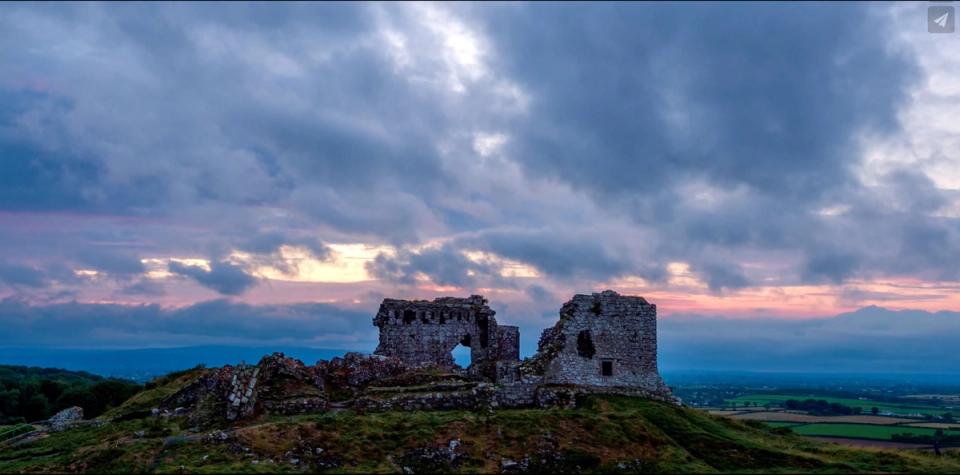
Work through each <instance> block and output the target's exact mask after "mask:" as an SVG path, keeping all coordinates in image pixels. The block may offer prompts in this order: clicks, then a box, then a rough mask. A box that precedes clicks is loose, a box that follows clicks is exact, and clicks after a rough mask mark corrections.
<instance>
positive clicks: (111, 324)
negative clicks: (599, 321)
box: [0, 2, 960, 368]
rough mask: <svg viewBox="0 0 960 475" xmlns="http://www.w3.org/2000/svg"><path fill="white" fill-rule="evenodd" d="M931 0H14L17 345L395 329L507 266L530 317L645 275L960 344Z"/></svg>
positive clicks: (684, 300)
mask: <svg viewBox="0 0 960 475" xmlns="http://www.w3.org/2000/svg"><path fill="white" fill-rule="evenodd" d="M926 6H927V5H926V4H925V3H922V2H917V3H842V4H838V3H829V4H828V3H776V4H765V3H756V2H749V3H740V4H692V3H682V4H669V3H656V4H653V3H650V4H578V3H562V4H541V3H538V4H525V3H506V4H478V3H457V4H446V3H322V4H315V3H296V4H278V3H270V4H265V3H237V4H228V5H223V4H204V3H146V4H144V3H120V4H98V3H82V4H58V5H47V4H42V3H5V4H4V5H3V6H2V7H0V51H3V53H2V54H0V71H2V72H3V74H0V324H2V325H3V326H4V327H5V328H6V329H7V331H5V332H0V345H3V346H50V347H103V348H107V347H110V348H114V347H161V346H177V345H192V344H249V343H251V342H258V343H266V344H270V343H272V342H276V343H278V344H279V343H284V344H298V345H304V346H319V347H332V348H356V349H366V350H369V349H372V348H373V346H374V345H375V341H376V333H375V328H373V327H372V324H371V319H372V317H373V315H374V314H375V312H376V309H377V307H378V305H379V302H380V301H381V300H382V299H383V298H384V297H394V298H433V297H437V296H442V295H459V296H465V295H469V294H474V293H479V294H482V295H484V296H486V297H487V298H488V299H489V300H490V302H491V306H492V307H493V308H494V309H495V310H496V311H497V318H498V320H499V321H500V322H501V323H505V324H514V325H519V326H520V327H521V330H522V334H523V339H524V345H525V348H530V347H531V345H535V342H536V338H537V336H538V334H539V331H540V330H541V329H542V328H544V327H547V326H550V325H552V323H553V322H554V321H555V319H556V318H557V311H558V310H559V308H560V306H561V304H562V303H563V302H564V301H566V300H568V299H569V298H570V297H571V296H572V295H573V294H575V293H589V292H595V291H600V290H603V289H614V290H617V291H619V292H621V293H625V294H632V295H642V296H644V297H646V298H647V299H648V300H650V301H652V302H653V303H656V304H657V305H658V311H659V314H660V317H661V318H660V322H661V329H662V331H661V338H660V340H661V345H662V346H663V345H665V347H666V348H691V347H698V348H708V347H710V348H713V347H714V346H715V347H716V348H721V347H728V345H731V344H732V345H737V344H738V342H740V340H739V339H740V338H742V337H743V336H744V335H748V336H750V338H751V340H750V341H751V342H752V343H755V344H756V345H758V346H757V348H756V349H743V350H742V351H741V353H743V354H739V353H738V355H739V356H740V357H742V358H747V357H748V356H750V354H754V355H759V354H770V352H773V351H779V352H781V353H782V352H785V351H787V346H789V345H786V346H785V345H784V344H783V342H785V341H787V340H790V341H795V342H796V341H799V342H802V343H803V345H806V346H803V348H802V349H792V350H790V351H795V352H794V353H791V355H794V356H796V355H802V354H818V355H821V356H824V355H828V354H830V352H838V351H839V352H843V351H845V349H847V348H848V349H849V351H850V354H854V355H861V356H860V360H859V361H861V362H866V361H871V360H875V361H891V362H892V361H893V359H891V358H893V357H892V356H889V355H886V353H884V352H885V351H888V350H889V345H890V344H891V342H894V341H902V342H909V343H908V344H909V345H912V346H917V347H926V350H925V351H926V352H927V353H924V355H923V356H919V355H918V356H917V357H916V358H914V360H912V361H913V363H909V364H907V363H905V364H904V365H899V363H897V365H899V366H897V367H898V368H900V367H902V368H908V367H909V368H915V367H919V366H923V365H924V364H927V363H928V362H930V361H946V362H947V363H954V362H956V361H957V360H956V358H955V357H952V356H951V355H949V354H948V353H947V352H946V348H945V346H944V345H945V342H949V341H956V339H957V338H960V314H957V313H956V311H958V310H960V292H958V290H960V157H958V156H957V153H958V150H960V121H958V120H956V117H960V43H958V42H960V36H958V35H957V34H941V35H937V34H931V33H928V32H927V30H926V24H927V23H926V15H927V12H926ZM851 321H852V322H856V324H850V323H849V322H851ZM871 328H872V329H873V330H870V329H871ZM858 329H859V331H858ZM877 332H881V333H882V334H883V335H882V336H878V335H879V334H878V333H877ZM670 335H674V336H673V337H671V336H670ZM797 335H801V337H798V336H797ZM802 335H807V336H806V337H802ZM824 335H827V336H824ZM830 335H832V336H830ZM865 335H869V336H870V338H864V337H865ZM865 339H866V340H867V341H868V342H867V343H865V342H864V340H865ZM762 342H766V343H763V344H761V343H762ZM777 342H780V343H779V344H778V343H777ZM871 342H872V343H871ZM797 344H800V343H797ZM838 345H839V346H838ZM671 351H672V350H671ZM703 351H706V350H701V353H689V354H685V355H682V356H677V358H679V359H681V360H682V359H683V358H687V359H697V358H700V359H703V358H706V357H707V356H709V355H706V353H703ZM718 351H719V350H718ZM751 351H752V352H753V353H750V352H751ZM937 351H940V352H939V353H938V352H937ZM764 352H766V353H764ZM804 352H806V353H804ZM930 352H932V353H930ZM921 353H922V352H921ZM885 355H886V356H885ZM834 356H835V357H829V358H828V357H826V356H824V358H825V359H823V361H824V362H825V363H824V364H828V363H829V362H831V361H834V362H836V361H840V360H841V359H842V355H834ZM784 358H786V359H790V358H791V356H790V355H787V356H784ZM897 361H899V360H897ZM911 364H912V365H913V366H910V365H911ZM891 365H893V363H891ZM894 366H896V365H894ZM891 367H892V366H891Z"/></svg>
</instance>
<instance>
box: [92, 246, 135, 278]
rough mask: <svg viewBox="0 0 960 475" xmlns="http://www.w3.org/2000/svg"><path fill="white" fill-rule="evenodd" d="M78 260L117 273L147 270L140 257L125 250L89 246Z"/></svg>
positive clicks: (127, 273) (133, 273)
mask: <svg viewBox="0 0 960 475" xmlns="http://www.w3.org/2000/svg"><path fill="white" fill-rule="evenodd" d="M77 260H78V262H80V263H81V264H86V265H89V266H92V267H94V268H95V269H97V270H102V271H106V272H108V273H110V274H116V275H122V276H127V275H136V274H142V273H143V272H144V271H146V267H144V265H143V263H142V262H140V258H139V257H137V256H135V255H132V254H128V253H125V252H111V251H104V250H100V249H95V248H87V249H84V250H82V251H80V253H79V254H78V256H77Z"/></svg>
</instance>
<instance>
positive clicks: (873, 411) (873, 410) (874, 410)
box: [870, 406, 880, 415]
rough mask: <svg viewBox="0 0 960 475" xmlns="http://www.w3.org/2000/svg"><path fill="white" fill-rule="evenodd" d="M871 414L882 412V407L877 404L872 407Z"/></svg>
mask: <svg viewBox="0 0 960 475" xmlns="http://www.w3.org/2000/svg"><path fill="white" fill-rule="evenodd" d="M870 414H873V415H877V414H880V408H879V407H877V406H873V407H871V408H870Z"/></svg>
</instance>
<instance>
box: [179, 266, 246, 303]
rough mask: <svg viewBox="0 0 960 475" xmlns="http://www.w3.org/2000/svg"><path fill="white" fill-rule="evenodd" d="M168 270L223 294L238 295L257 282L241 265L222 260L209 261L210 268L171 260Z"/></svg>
mask: <svg viewBox="0 0 960 475" xmlns="http://www.w3.org/2000/svg"><path fill="white" fill-rule="evenodd" d="M167 267H168V268H169V270H170V272H173V273H174V274H179V275H182V276H185V277H189V278H191V279H193V280H195V281H197V283H199V284H200V285H202V286H204V287H207V288H210V289H212V290H215V291H217V292H220V293H221V294H224V295H240V294H242V293H244V292H246V291H247V290H248V289H250V287H253V286H254V285H256V284H257V279H256V278H255V277H253V276H251V275H250V274H247V273H246V271H244V270H243V268H242V267H240V266H238V265H235V264H231V263H229V262H223V261H211V262H210V270H209V271H208V270H206V269H204V268H203V267H200V266H191V265H186V264H182V263H179V262H175V261H171V262H170V263H169V264H168V265H167Z"/></svg>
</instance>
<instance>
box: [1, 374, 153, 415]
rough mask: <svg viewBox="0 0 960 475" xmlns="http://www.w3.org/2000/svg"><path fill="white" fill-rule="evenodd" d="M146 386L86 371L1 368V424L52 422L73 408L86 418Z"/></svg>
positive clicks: (99, 412) (116, 403) (113, 405)
mask: <svg viewBox="0 0 960 475" xmlns="http://www.w3.org/2000/svg"><path fill="white" fill-rule="evenodd" d="M141 389H143V386H141V385H139V384H136V383H133V382H131V381H126V380H122V379H115V378H104V377H101V376H97V375H94V374H90V373H87V372H83V371H67V370H62V369H54V368H36V367H27V366H5V365H0V424H16V423H20V422H33V421H40V420H44V419H49V418H50V416H52V415H54V414H56V413H57V412H58V411H60V410H63V409H66V408H68V407H72V406H80V407H82V408H83V414H84V417H88V418H89V417H96V416H99V415H100V414H103V413H104V412H105V411H106V410H107V409H109V408H111V407H116V406H118V405H120V404H121V403H123V401H126V400H127V399H129V398H130V397H131V396H133V395H134V394H136V393H137V392H139V391H140V390H141Z"/></svg>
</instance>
